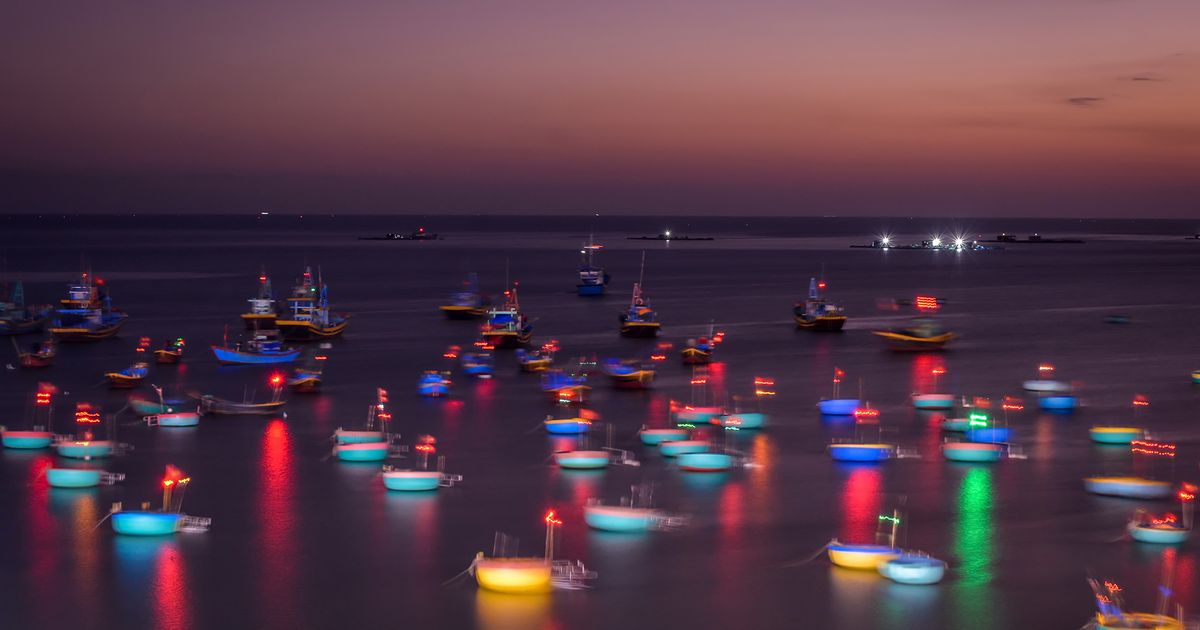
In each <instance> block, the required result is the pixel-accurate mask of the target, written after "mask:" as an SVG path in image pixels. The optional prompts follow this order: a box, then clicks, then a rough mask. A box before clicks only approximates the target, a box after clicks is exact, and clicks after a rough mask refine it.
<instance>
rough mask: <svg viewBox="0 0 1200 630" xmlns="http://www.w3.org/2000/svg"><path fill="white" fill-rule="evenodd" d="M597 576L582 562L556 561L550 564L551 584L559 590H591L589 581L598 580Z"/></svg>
mask: <svg viewBox="0 0 1200 630" xmlns="http://www.w3.org/2000/svg"><path fill="white" fill-rule="evenodd" d="M597 575H598V574H597V573H596V572H595V571H591V570H589V569H588V568H587V567H585V566H584V565H583V562H582V561H580V560H555V561H553V562H552V563H551V564H550V583H551V584H553V585H554V588H558V589H563V590H567V591H578V590H582V589H585V588H590V587H589V586H588V584H587V582H588V580H594V579H596V577H597Z"/></svg>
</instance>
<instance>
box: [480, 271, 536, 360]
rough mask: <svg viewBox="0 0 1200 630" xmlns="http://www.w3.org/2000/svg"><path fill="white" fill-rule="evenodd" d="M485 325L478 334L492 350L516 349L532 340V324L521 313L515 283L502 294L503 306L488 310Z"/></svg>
mask: <svg viewBox="0 0 1200 630" xmlns="http://www.w3.org/2000/svg"><path fill="white" fill-rule="evenodd" d="M487 313H488V319H487V323H485V324H484V325H483V328H482V330H481V331H480V334H482V335H483V339H484V341H486V342H487V343H488V344H489V345H491V346H492V347H493V348H516V347H518V346H523V345H525V344H528V343H529V342H530V341H532V340H533V323H532V322H530V321H529V318H528V317H526V316H525V314H524V313H522V312H521V301H520V299H519V298H518V297H517V283H515V282H514V283H513V286H512V288H511V289H509V290H507V291H505V292H504V304H503V305H502V306H500V307H497V308H492V309H488V312H487Z"/></svg>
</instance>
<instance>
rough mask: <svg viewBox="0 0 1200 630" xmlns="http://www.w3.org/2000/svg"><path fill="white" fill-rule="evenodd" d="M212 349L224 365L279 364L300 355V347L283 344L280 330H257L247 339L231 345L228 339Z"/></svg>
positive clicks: (290, 360)
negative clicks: (289, 346)
mask: <svg viewBox="0 0 1200 630" xmlns="http://www.w3.org/2000/svg"><path fill="white" fill-rule="evenodd" d="M212 351H213V354H214V355H216V357H217V361H219V362H221V363H222V364H224V365H277V364H280V363H291V362H292V361H295V360H296V358H297V357H299V356H300V350H299V349H298V348H288V347H286V346H284V345H283V340H282V339H281V337H280V333H279V331H278V330H255V331H253V333H251V337H250V338H249V339H247V340H245V341H239V342H237V343H235V344H234V345H233V346H230V345H229V341H228V340H226V341H225V342H224V345H220V346H212Z"/></svg>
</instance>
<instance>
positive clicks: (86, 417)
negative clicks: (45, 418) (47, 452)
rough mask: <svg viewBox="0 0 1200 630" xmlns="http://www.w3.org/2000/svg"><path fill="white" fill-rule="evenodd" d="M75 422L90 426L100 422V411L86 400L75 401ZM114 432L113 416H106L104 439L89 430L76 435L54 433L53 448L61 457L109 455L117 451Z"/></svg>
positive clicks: (84, 457)
mask: <svg viewBox="0 0 1200 630" xmlns="http://www.w3.org/2000/svg"><path fill="white" fill-rule="evenodd" d="M75 424H76V425H77V426H81V427H90V426H95V425H98V424H100V412H99V410H97V409H96V408H95V407H93V406H92V405H91V403H88V402H83V401H81V402H77V403H75ZM115 434H116V424H115V422H114V419H113V416H111V415H110V416H109V417H108V435H109V438H108V439H106V440H97V439H95V436H94V435H93V434H92V432H91V431H90V430H84V431H83V432H82V433H81V434H80V435H79V436H78V437H76V436H74V435H55V436H54V450H55V451H56V452H57V453H58V454H59V456H61V457H70V458H73V459H97V458H100V457H111V456H112V455H113V454H114V453H116V451H117V443H116V441H115V440H114V439H113V438H112V436H114V435H115Z"/></svg>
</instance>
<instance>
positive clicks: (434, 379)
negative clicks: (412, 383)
mask: <svg viewBox="0 0 1200 630" xmlns="http://www.w3.org/2000/svg"><path fill="white" fill-rule="evenodd" d="M417 393H418V394H420V395H422V396H425V397H428V398H441V397H442V396H446V395H447V394H449V393H450V379H449V378H446V375H445V374H443V373H441V372H438V371H437V370H426V371H425V373H423V374H422V375H421V378H419V379H418V380H417Z"/></svg>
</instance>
